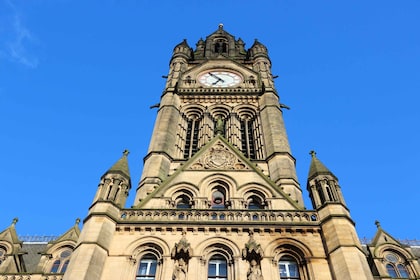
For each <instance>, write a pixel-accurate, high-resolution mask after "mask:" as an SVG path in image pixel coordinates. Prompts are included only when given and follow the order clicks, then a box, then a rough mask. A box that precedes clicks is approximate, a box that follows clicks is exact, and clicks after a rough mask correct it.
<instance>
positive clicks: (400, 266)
mask: <svg viewBox="0 0 420 280" xmlns="http://www.w3.org/2000/svg"><path fill="white" fill-rule="evenodd" d="M385 260H386V261H387V263H386V266H385V267H386V271H387V273H388V275H389V276H390V277H391V278H409V277H410V275H409V273H408V270H407V267H406V266H405V264H404V263H403V262H404V259H402V258H401V257H400V256H398V255H396V254H394V253H391V252H388V253H387V254H386V255H385Z"/></svg>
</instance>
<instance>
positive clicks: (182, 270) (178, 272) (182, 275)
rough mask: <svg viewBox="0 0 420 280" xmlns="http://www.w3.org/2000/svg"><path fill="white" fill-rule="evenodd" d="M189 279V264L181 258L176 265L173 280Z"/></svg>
mask: <svg viewBox="0 0 420 280" xmlns="http://www.w3.org/2000/svg"><path fill="white" fill-rule="evenodd" d="M185 279H187V264H186V263H185V261H184V259H183V258H180V259H179V260H178V261H177V263H176V264H175V268H174V272H173V274H172V280H185Z"/></svg>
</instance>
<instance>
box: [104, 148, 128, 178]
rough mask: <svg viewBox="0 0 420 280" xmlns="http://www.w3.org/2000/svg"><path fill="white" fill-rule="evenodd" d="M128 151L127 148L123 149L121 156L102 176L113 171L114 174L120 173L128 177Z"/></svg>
mask: <svg viewBox="0 0 420 280" xmlns="http://www.w3.org/2000/svg"><path fill="white" fill-rule="evenodd" d="M129 153H130V152H129V151H128V150H124V152H123V156H122V157H121V158H120V159H119V160H118V161H117V162H116V163H115V164H114V165H113V166H112V167H111V168H110V169H108V171H107V172H105V174H104V175H103V176H102V177H104V176H106V174H109V173H114V174H121V175H123V176H125V177H126V178H127V179H130V170H129V168H128V160H127V157H128V154H129Z"/></svg>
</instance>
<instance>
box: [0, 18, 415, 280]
mask: <svg viewBox="0 0 420 280" xmlns="http://www.w3.org/2000/svg"><path fill="white" fill-rule="evenodd" d="M169 65H170V66H169V73H168V76H167V80H166V86H165V89H164V91H163V94H162V96H161V100H160V104H159V105H158V113H157V118H156V123H155V127H154V131H153V135H152V139H151V141H150V146H149V150H148V154H147V155H146V157H145V159H144V169H143V173H142V177H141V179H140V182H139V184H138V187H137V190H136V197H135V202H134V205H133V206H132V207H131V208H125V204H126V200H127V196H128V193H129V190H130V189H131V180H130V172H129V168H128V162H127V155H128V152H124V154H123V156H122V157H121V159H119V160H118V161H117V162H116V163H115V164H114V165H113V166H112V167H111V168H110V169H109V170H108V171H106V172H105V174H104V175H103V176H102V177H101V179H100V183H99V187H98V190H97V192H96V195H95V197H94V199H93V203H92V205H91V206H90V207H89V212H88V215H87V216H86V218H85V219H84V221H83V223H84V225H83V229H82V231H80V230H79V227H78V223H79V221H76V224H75V225H74V226H73V227H72V228H71V229H70V230H69V231H68V232H66V233H64V234H63V235H62V236H61V237H59V238H57V239H54V240H52V241H49V242H22V241H21V240H20V239H19V238H18V235H17V234H16V230H15V223H16V220H14V221H13V223H12V225H11V226H10V227H8V228H7V229H5V230H4V231H3V232H1V233H0V279H8V280H9V279H33V280H36V279H49V280H51V279H64V280H83V279H84V280H94V279H95V280H96V279H98V280H108V279H109V280H111V279H133V280H134V279H135V280H153V279H156V280H187V279H188V280H196V279H208V280H245V279H247V280H280V279H295V280H296V279H300V280H330V279H331V280H332V279H335V280H347V279H349V280H350V279H353V280H365V279H366V280H368V279H369V280H372V279H420V266H419V261H418V258H417V257H418V256H420V247H418V246H417V247H416V246H408V245H404V244H402V243H400V242H399V241H398V240H396V239H395V238H393V237H392V236H391V235H390V234H388V233H387V232H385V231H384V230H383V229H382V228H381V227H380V225H379V223H378V224H377V226H378V230H377V234H376V236H375V237H374V239H373V240H372V242H369V244H364V245H362V244H361V242H360V240H359V238H358V235H357V232H356V230H355V227H354V222H353V220H352V218H351V217H350V214H349V209H348V208H347V206H346V203H345V200H344V195H343V193H342V191H341V188H340V185H339V183H338V179H337V177H336V176H335V175H334V174H333V173H332V172H331V171H330V170H329V169H328V168H327V167H326V166H325V165H324V164H323V163H321V161H320V160H319V159H318V158H317V156H316V154H315V152H312V153H311V154H312V162H311V165H310V168H309V175H308V179H307V184H306V187H307V191H308V193H309V195H310V199H311V201H312V206H313V210H307V208H305V205H304V202H303V199H302V189H301V186H300V184H299V182H298V180H297V176H296V171H295V159H294V157H293V156H292V154H291V152H290V147H289V142H288V138H287V134H286V130H285V126H284V123H283V117H282V109H283V108H284V107H285V106H284V105H282V104H281V103H280V100H279V95H278V93H277V90H276V88H275V86H274V82H273V79H274V77H273V75H272V73H271V61H270V58H269V56H268V52H267V49H266V47H265V46H264V45H263V44H262V43H260V42H258V41H255V42H254V44H253V45H252V46H251V47H250V48H249V49H245V44H244V42H243V41H242V40H241V39H235V37H234V36H232V35H231V34H229V33H228V32H226V31H225V30H224V29H223V25H220V26H219V28H218V29H217V30H216V31H215V32H214V33H212V34H210V35H209V36H207V37H206V39H205V40H203V39H200V40H199V41H198V42H197V44H196V48H195V49H192V48H191V47H190V46H189V45H188V44H187V42H186V41H185V40H184V41H183V42H181V43H180V44H178V45H177V46H175V48H174V51H173V55H172V58H171V60H170V64H169Z"/></svg>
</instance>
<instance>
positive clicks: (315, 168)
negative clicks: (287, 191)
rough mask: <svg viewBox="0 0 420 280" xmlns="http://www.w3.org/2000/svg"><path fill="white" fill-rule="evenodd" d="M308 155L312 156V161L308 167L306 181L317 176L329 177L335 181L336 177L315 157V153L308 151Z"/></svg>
mask: <svg viewBox="0 0 420 280" xmlns="http://www.w3.org/2000/svg"><path fill="white" fill-rule="evenodd" d="M309 154H310V155H311V156H312V160H311V165H310V167H309V174H308V180H310V179H313V178H314V177H316V176H319V175H331V176H333V177H334V178H335V179H337V177H336V176H335V175H334V174H333V173H332V172H331V171H330V170H329V169H328V168H327V167H326V166H325V165H324V164H323V163H322V162H321V161H320V160H319V159H318V158H317V157H316V152H315V151H310V152H309Z"/></svg>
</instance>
